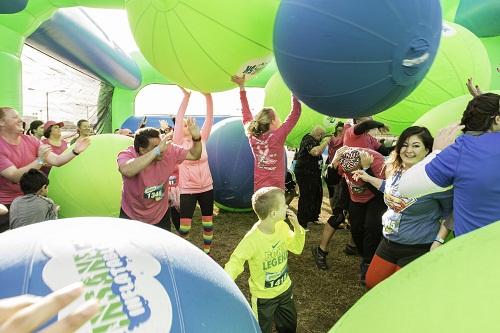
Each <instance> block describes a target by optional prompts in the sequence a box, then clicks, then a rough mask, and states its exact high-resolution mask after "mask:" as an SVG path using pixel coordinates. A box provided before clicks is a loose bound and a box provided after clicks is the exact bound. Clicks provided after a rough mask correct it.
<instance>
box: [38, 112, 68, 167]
mask: <svg viewBox="0 0 500 333" xmlns="http://www.w3.org/2000/svg"><path fill="white" fill-rule="evenodd" d="M63 126H64V123H63V122H59V123H56V122H55V121H52V120H49V121H47V122H46V123H45V124H44V125H43V136H44V137H45V138H44V139H42V143H43V144H47V145H50V148H51V149H52V152H53V153H54V154H56V155H61V154H62V153H63V152H64V151H65V150H66V148H68V144H67V143H66V141H64V140H63V139H62V136H61V127H63ZM51 168H52V166H51V165H44V166H43V168H42V169H41V171H42V172H43V173H45V174H46V175H47V176H48V175H49V172H50V169H51Z"/></svg>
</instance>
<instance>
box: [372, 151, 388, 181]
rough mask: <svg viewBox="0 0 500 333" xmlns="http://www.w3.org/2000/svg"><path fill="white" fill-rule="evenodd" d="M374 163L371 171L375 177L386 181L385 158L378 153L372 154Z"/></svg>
mask: <svg viewBox="0 0 500 333" xmlns="http://www.w3.org/2000/svg"><path fill="white" fill-rule="evenodd" d="M371 154H372V155H373V162H372V165H371V166H370V169H371V170H372V172H373V176H374V177H377V178H379V179H385V164H384V157H383V156H382V155H380V154H379V153H377V152H372V153H371Z"/></svg>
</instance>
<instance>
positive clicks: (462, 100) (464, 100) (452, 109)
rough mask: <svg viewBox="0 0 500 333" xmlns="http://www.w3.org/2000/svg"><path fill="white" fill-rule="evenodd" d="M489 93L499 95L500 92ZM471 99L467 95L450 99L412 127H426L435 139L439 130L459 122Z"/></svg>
mask: <svg viewBox="0 0 500 333" xmlns="http://www.w3.org/2000/svg"><path fill="white" fill-rule="evenodd" d="M491 92H492V93H495V94H500V90H497V91H491ZM471 99H472V96H471V95H469V94H467V95H463V96H460V97H455V98H453V99H450V100H449V101H446V102H444V103H443V104H441V105H438V106H436V107H435V108H433V109H432V110H430V111H429V112H427V113H426V114H424V115H423V116H422V117H420V118H418V119H417V120H416V121H415V124H414V125H415V126H423V127H427V128H428V129H429V131H430V132H431V134H432V136H434V137H435V136H436V134H437V133H438V132H439V130H440V129H441V128H444V127H446V126H449V125H451V124H453V123H458V122H460V120H461V119H462V114H463V113H464V111H465V109H466V107H467V104H468V103H469V101H470V100H471Z"/></svg>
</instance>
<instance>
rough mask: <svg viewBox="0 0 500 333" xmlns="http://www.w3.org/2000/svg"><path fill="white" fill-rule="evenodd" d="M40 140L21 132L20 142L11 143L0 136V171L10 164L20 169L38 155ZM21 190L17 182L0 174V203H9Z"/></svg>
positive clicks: (20, 193)
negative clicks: (16, 143)
mask: <svg viewBox="0 0 500 333" xmlns="http://www.w3.org/2000/svg"><path fill="white" fill-rule="evenodd" d="M40 144H41V143H40V141H38V139H37V138H35V137H33V136H28V135H24V134H21V142H20V143H19V144H18V145H12V144H10V143H8V142H7V141H5V140H4V138H2V137H1V136H0V171H3V170H5V169H7V168H9V167H11V166H15V167H16V168H18V169H20V168H22V167H24V166H26V165H28V164H30V163H31V162H33V161H34V160H35V159H36V158H37V157H38V147H40ZM22 195H23V192H22V191H21V187H20V186H19V184H18V183H13V182H11V181H10V180H8V179H7V178H5V177H2V176H0V203H2V204H4V205H10V204H11V203H12V201H14V199H15V198H17V197H19V196H22Z"/></svg>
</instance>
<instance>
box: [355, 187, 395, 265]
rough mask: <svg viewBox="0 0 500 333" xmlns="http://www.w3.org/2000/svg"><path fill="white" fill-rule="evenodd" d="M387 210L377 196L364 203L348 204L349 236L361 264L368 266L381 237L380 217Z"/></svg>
mask: <svg viewBox="0 0 500 333" xmlns="http://www.w3.org/2000/svg"><path fill="white" fill-rule="evenodd" d="M386 210H387V206H386V205H385V203H384V197H383V195H381V194H377V195H376V196H375V197H374V198H372V199H371V200H370V201H368V202H366V203H359V202H353V201H350V202H349V219H350V221H351V235H352V239H353V241H354V244H356V247H357V248H358V251H359V253H360V254H361V256H362V257H363V263H365V264H369V263H370V262H371V260H372V258H373V255H374V254H375V250H376V249H377V247H378V245H379V243H380V239H381V237H382V215H383V214H384V213H385V211H386Z"/></svg>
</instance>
